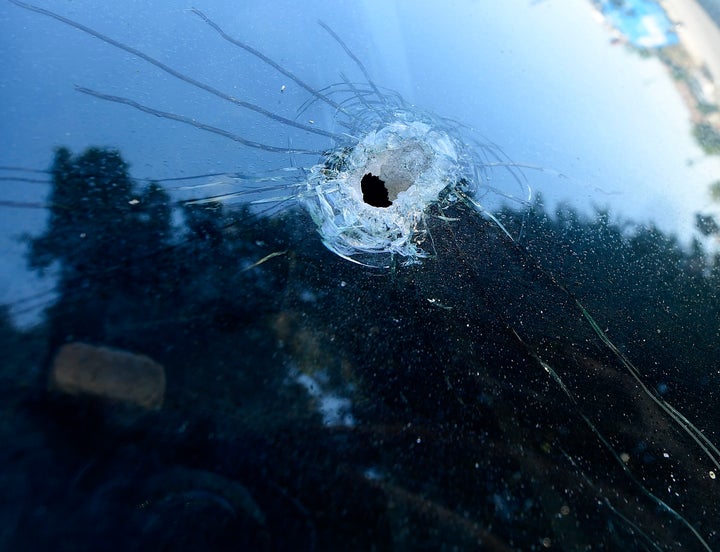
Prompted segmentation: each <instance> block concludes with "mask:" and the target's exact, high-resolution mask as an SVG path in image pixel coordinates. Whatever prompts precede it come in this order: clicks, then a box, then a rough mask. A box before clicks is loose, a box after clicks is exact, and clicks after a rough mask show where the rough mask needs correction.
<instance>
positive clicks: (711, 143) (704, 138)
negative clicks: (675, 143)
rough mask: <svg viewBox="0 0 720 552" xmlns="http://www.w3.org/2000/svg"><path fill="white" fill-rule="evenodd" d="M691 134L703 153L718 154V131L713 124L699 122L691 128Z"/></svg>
mask: <svg viewBox="0 0 720 552" xmlns="http://www.w3.org/2000/svg"><path fill="white" fill-rule="evenodd" d="M693 135H694V136H695V139H696V140H697V142H698V144H700V147H701V148H702V149H703V151H704V152H705V153H707V154H708V155H720V132H718V130H717V129H716V128H715V127H714V126H712V125H710V124H707V123H699V124H697V125H695V127H694V128H693Z"/></svg>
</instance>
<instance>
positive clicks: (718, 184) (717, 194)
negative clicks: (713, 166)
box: [710, 180, 720, 201]
mask: <svg viewBox="0 0 720 552" xmlns="http://www.w3.org/2000/svg"><path fill="white" fill-rule="evenodd" d="M710 197H711V198H712V199H713V201H720V180H716V181H715V182H713V183H712V184H710Z"/></svg>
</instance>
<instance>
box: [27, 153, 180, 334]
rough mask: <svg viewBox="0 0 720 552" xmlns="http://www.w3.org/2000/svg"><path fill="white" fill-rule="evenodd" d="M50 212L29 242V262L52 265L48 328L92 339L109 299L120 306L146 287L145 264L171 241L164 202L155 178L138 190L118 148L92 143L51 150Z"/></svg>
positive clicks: (149, 276)
mask: <svg viewBox="0 0 720 552" xmlns="http://www.w3.org/2000/svg"><path fill="white" fill-rule="evenodd" d="M52 178H53V189H52V193H51V195H50V198H49V201H50V218H49V221H48V227H47V229H46V231H45V233H44V234H43V235H41V236H38V237H35V238H33V239H32V240H31V242H30V250H29V255H28V259H29V263H30V266H31V267H32V268H35V269H39V270H42V269H45V268H47V267H49V266H51V265H53V266H57V268H58V277H59V283H58V291H59V293H60V301H59V302H58V303H57V304H56V305H55V307H54V308H55V311H56V312H55V313H54V315H53V319H55V320H62V324H59V325H57V326H56V327H55V331H57V332H62V334H64V335H59V334H58V335H57V336H55V337H56V338H57V339H59V340H63V339H65V338H66V337H69V336H72V337H73V338H75V339H98V338H100V337H101V335H102V334H101V332H102V328H103V321H104V319H105V317H106V316H107V315H108V312H109V309H110V308H111V305H116V306H118V307H120V308H125V307H126V306H127V305H129V304H132V302H136V298H137V297H142V296H144V295H145V294H146V293H151V292H153V290H152V289H151V288H152V287H154V286H155V285H156V284H157V276H158V275H157V274H156V273H155V271H153V270H150V269H149V267H148V266H147V259H148V257H150V256H157V255H159V254H162V251H163V250H164V249H165V248H166V246H167V244H168V243H169V240H170V237H171V236H170V233H171V229H170V207H169V204H168V197H167V195H166V194H165V192H164V191H163V190H162V189H161V188H160V187H159V186H157V185H156V184H150V185H149V186H148V187H146V188H145V189H143V190H140V189H138V187H137V185H136V184H135V183H134V182H133V181H132V179H131V178H130V176H129V174H128V166H127V164H126V163H125V162H124V161H123V160H122V159H121V157H120V155H119V153H117V152H116V151H112V150H102V149H96V148H91V149H89V150H87V151H86V152H85V153H83V154H82V155H79V156H77V157H75V158H73V157H72V155H71V154H70V152H69V151H68V150H67V149H64V148H61V149H59V150H58V151H57V152H56V154H55V160H54V163H53V166H52Z"/></svg>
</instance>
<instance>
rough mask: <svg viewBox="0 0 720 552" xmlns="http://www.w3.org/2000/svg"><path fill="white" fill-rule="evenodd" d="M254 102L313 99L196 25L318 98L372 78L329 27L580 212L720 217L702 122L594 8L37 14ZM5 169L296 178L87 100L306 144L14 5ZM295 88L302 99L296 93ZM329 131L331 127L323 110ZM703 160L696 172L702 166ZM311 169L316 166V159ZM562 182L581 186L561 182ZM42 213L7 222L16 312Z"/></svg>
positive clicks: (86, 3)
mask: <svg viewBox="0 0 720 552" xmlns="http://www.w3.org/2000/svg"><path fill="white" fill-rule="evenodd" d="M36 1H37V2H38V4H39V5H42V6H43V7H47V8H49V9H53V10H55V11H58V12H60V13H62V14H63V15H66V16H67V17H71V18H73V19H76V20H78V21H81V22H83V23H85V24H87V25H89V26H91V27H94V28H96V29H97V30H99V31H101V32H103V33H106V34H108V35H111V36H113V37H115V38H117V39H119V40H122V41H124V42H127V43H129V44H131V45H133V46H134V47H137V48H139V49H141V50H143V51H146V52H148V53H149V54H151V55H153V56H155V57H158V58H160V59H161V60H163V61H164V62H166V63H168V64H170V65H172V66H173V67H174V68H177V69H179V70H181V71H183V72H186V73H188V74H191V75H192V76H194V77H196V78H198V79H201V80H205V81H207V82H210V83H212V84H213V85H214V86H217V87H218V88H222V89H223V90H226V91H228V92H229V93H232V94H235V95H237V96H240V97H242V98H243V99H246V100H248V101H253V102H255V103H258V104H260V105H263V106H264V107H266V108H268V109H271V110H273V111H276V112H278V113H282V114H285V115H288V116H290V117H293V116H294V115H295V109H296V107H297V105H298V103H299V102H301V101H302V100H303V99H304V97H303V96H301V95H300V94H299V93H297V91H296V90H294V88H293V87H292V86H290V83H289V82H288V79H287V78H285V77H283V76H281V75H278V74H277V73H276V72H274V70H272V69H271V68H269V67H267V66H264V65H263V64H262V63H260V62H259V61H258V60H257V59H254V58H252V57H251V56H249V55H247V54H246V53H244V52H242V51H240V50H238V49H237V48H235V47H233V46H231V45H229V44H227V43H225V42H223V41H222V40H221V39H219V38H218V36H217V35H216V34H215V33H214V32H213V31H212V30H211V29H209V28H208V27H207V26H205V25H204V24H203V23H202V22H201V21H200V20H199V19H198V18H197V17H195V16H194V15H192V14H191V13H189V12H188V11H187V8H189V7H191V6H195V7H198V8H200V9H202V10H203V11H205V12H206V13H207V14H208V15H209V16H210V17H212V18H213V19H215V20H217V21H218V22H220V23H221V24H222V25H223V27H224V28H225V29H226V30H227V31H228V32H230V33H231V34H233V35H235V36H238V37H239V38H242V40H245V41H246V42H248V43H250V44H252V45H253V46H255V47H256V48H258V49H260V50H262V51H263V52H264V53H266V54H267V55H269V56H270V57H272V58H273V59H275V60H277V61H278V62H279V63H281V64H282V65H284V66H286V67H288V68H289V69H291V70H292V71H294V72H295V73H297V74H298V75H301V76H302V77H303V78H304V79H305V80H307V81H308V82H310V83H312V84H313V85H315V86H317V87H322V86H325V85H327V84H330V83H333V82H338V81H340V80H341V79H340V76H339V75H340V72H343V73H345V74H347V75H348V76H349V77H350V78H351V79H353V80H358V79H360V78H361V76H360V74H359V73H358V71H357V68H356V67H355V66H354V65H353V64H352V62H350V60H349V59H348V58H347V56H345V54H344V53H343V52H342V50H341V49H340V48H339V47H338V46H337V44H335V43H334V42H333V41H332V39H330V37H329V36H328V35H327V34H326V33H325V32H324V31H323V30H322V29H321V28H320V27H319V26H318V25H317V23H316V21H317V19H323V20H324V21H326V22H327V23H328V24H330V25H331V26H332V27H333V28H334V29H335V30H336V31H337V32H338V33H339V34H340V35H341V36H342V37H343V39H344V40H345V41H346V42H347V43H348V44H349V45H350V46H351V47H352V48H353V50H354V51H355V53H356V54H357V55H358V57H360V58H361V59H362V60H363V61H364V62H365V64H366V65H367V67H368V69H369V71H370V73H371V74H372V75H373V77H374V79H375V80H376V81H377V82H378V83H379V84H382V85H384V86H387V87H389V88H392V89H395V90H397V91H398V92H400V93H401V94H402V95H403V96H404V97H405V98H406V99H407V100H408V101H410V102H413V103H415V104H417V105H420V106H423V107H425V108H428V109H430V110H433V111H435V112H437V113H439V114H441V115H444V116H447V117H451V118H454V119H457V120H458V121H461V122H463V123H465V124H467V125H470V126H472V127H473V128H474V129H475V130H476V131H477V132H478V133H480V134H481V135H482V136H484V137H485V138H486V139H487V140H490V141H492V142H494V143H496V144H498V145H500V146H501V147H502V148H503V149H504V150H505V152H506V153H507V155H508V156H509V157H510V158H512V159H513V160H515V161H517V162H518V163H523V164H529V165H536V166H540V167H545V168H547V169H548V170H547V171H545V172H540V171H534V170H528V171H527V176H528V178H529V180H530V182H531V185H532V186H533V188H534V189H535V190H536V191H540V192H542V193H543V194H544V195H545V197H547V198H549V199H550V200H552V201H561V200H562V201H566V202H569V203H571V204H572V205H575V206H578V207H580V208H587V207H588V206H589V205H592V204H597V205H606V204H608V205H610V206H611V208H612V209H613V210H614V211H616V212H619V213H622V214H623V215H625V216H630V217H633V218H634V219H636V220H639V221H642V222H645V221H648V220H651V219H654V220H660V224H661V226H662V227H664V228H666V229H668V230H676V231H678V232H681V233H683V234H685V235H687V234H688V232H689V231H690V230H689V229H690V228H691V227H692V214H693V213H694V212H695V211H697V210H704V211H710V210H712V209H714V206H712V205H711V204H710V201H709V197H708V195H707V193H706V188H707V185H708V184H709V183H710V182H711V181H712V180H714V179H716V178H717V176H716V175H717V174H720V164H719V163H718V161H717V160H714V159H705V158H704V157H703V155H702V153H701V152H700V150H699V149H698V148H697V146H695V144H694V143H693V142H692V140H691V138H690V124H689V121H688V114H687V112H686V110H685V109H684V106H683V104H682V101H681V99H680V97H679V95H678V93H677V92H676V90H675V88H674V87H673V85H672V83H671V80H670V78H669V76H668V75H667V73H666V72H665V70H664V69H663V67H662V66H661V65H660V64H659V63H658V62H657V61H655V60H648V59H642V58H640V57H639V56H638V55H636V54H634V53H632V52H628V51H627V50H625V49H624V48H623V47H622V46H612V45H611V44H610V41H609V39H610V36H609V34H608V32H607V29H606V28H604V27H603V26H602V25H601V24H600V23H599V22H598V21H597V20H596V19H594V18H593V15H592V12H591V10H590V3H589V2H586V1H585V0H546V1H544V2H541V3H534V2H531V1H530V0H505V1H503V2H490V1H484V0H482V1H481V0H477V1H473V0H456V1H449V2H443V3H442V4H441V3H438V2H431V1H417V0H396V1H394V2H393V1H386V0H365V1H362V2H361V1H349V0H348V1H337V0H336V1H330V0H328V1H322V0H321V1H315V0H314V1H312V2H307V3H302V4H301V3H299V2H294V1H292V2H291V1H274V2H260V1H244V2H231V1H225V2H220V1H209V0H194V1H193V2H188V3H185V2H183V1H182V0H150V1H149V0H142V1H140V0H126V1H124V2H121V3H102V4H100V5H101V6H102V7H101V8H98V5H99V3H98V2H96V1H93V0H72V1H70V0H56V1H54V2H49V1H46V0H45V1H43V0H36ZM0 56H2V63H3V68H4V71H3V75H4V78H3V79H2V81H1V82H2V84H1V85H0V110H2V117H1V118H0V121H2V122H0V136H2V140H3V144H4V148H3V151H2V152H0V164H1V165H21V166H26V167H37V168H45V167H47V165H48V163H49V161H50V159H51V156H52V148H53V147H56V146H58V145H67V146H69V147H70V148H72V149H73V150H75V151H80V150H82V149H83V148H85V147H87V146H90V145H100V146H113V147H117V148H120V149H121V151H122V153H123V155H124V156H125V158H126V159H127V160H128V161H129V162H130V163H131V165H132V173H133V175H134V176H136V177H148V178H164V177H169V176H181V175H183V174H195V173H204V172H213V171H218V170H220V171H238V170H241V171H243V172H253V171H262V170H263V169H265V168H268V167H270V166H284V165H286V164H288V163H290V160H289V159H288V158H287V157H286V156H279V155H277V154H272V155H267V154H264V153H262V152H258V151H255V150H249V149H247V148H243V147H241V146H239V145H238V144H236V143H234V142H231V141H228V140H226V139H223V138H220V137H217V136H213V135H209V134H207V133H203V132H201V131H198V130H195V129H193V128H190V127H187V126H184V125H181V124H178V123H172V122H169V121H165V120H161V119H158V118H156V117H153V116H149V115H147V114H143V113H140V112H136V111H134V110H132V109H130V108H128V107H125V106H119V105H113V104H108V103H106V102H102V101H99V100H96V99H94V98H91V97H88V96H85V95H83V94H80V93H78V92H76V91H75V90H74V85H76V84H79V85H82V86H87V87H89V88H94V89H97V90H100V91H103V92H106V93H110V94H116V95H122V96H128V97H132V98H134V99H136V100H138V101H141V102H142V103H146V104H149V105H152V106H154V107H157V108H159V109H162V110H166V111H174V112H178V113H182V114H185V115H188V116H193V117H197V118H198V119H201V120H203V121H206V122H208V123H211V124H215V125H217V126H223V127H226V128H228V129H230V130H232V131H235V132H238V133H240V134H243V135H245V136H247V137H249V138H252V139H254V140H260V141H267V142H272V143H274V144H277V145H281V146H285V145H287V144H288V140H290V141H292V143H293V144H298V143H301V142H304V141H306V140H307V138H306V137H305V136H302V135H300V134H299V133H298V131H295V130H289V129H287V128H285V127H283V126H280V125H276V124H273V123H268V121H267V120H265V119H262V118H259V117H257V116H254V115H252V114H249V113H247V112H244V111H242V110H240V109H238V108H236V107H234V106H230V105H227V104H226V103H224V102H222V101H219V100H217V99H214V98H211V97H208V95H207V94H206V93H202V92H200V91H197V90H194V89H193V88H192V87H190V86H188V85H187V84H185V83H179V82H177V81H175V80H174V79H172V78H171V77H170V76H168V75H166V74H164V73H162V72H161V71H159V70H158V69H156V68H154V67H152V66H150V65H148V64H147V63H145V62H143V61H141V60H139V59H136V58H134V57H133V56H131V55H130V54H128V53H126V52H120V51H117V50H115V49H113V48H112V47H110V46H108V45H107V44H104V43H102V42H101V41H99V40H97V39H95V38H92V37H89V36H87V35H85V34H83V33H81V32H79V31H77V30H75V29H71V28H68V27H66V26H64V25H62V24H60V23H58V22H57V21H54V20H50V19H48V18H45V17H42V16H40V15H38V14H34V13H29V12H26V11H24V10H21V9H19V8H17V7H16V6H14V5H12V4H10V3H9V2H6V1H5V0H2V1H0ZM283 84H285V85H287V89H286V91H285V92H283V93H281V92H280V88H281V86H282V85H283ZM304 117H306V118H313V119H314V118H317V119H318V120H317V121H316V124H321V125H322V124H327V123H328V121H327V114H326V113H323V112H321V111H318V112H316V113H313V112H312V111H311V112H308V113H307V114H306V115H304ZM688 160H690V161H692V164H689V163H688ZM303 162H304V163H306V164H308V163H312V162H314V160H312V159H306V160H304V161H303ZM558 173H561V174H563V175H564V176H565V177H566V178H558V177H557V174H558ZM0 186H2V187H0V194H2V197H3V199H23V200H37V199H41V198H42V197H43V193H44V188H43V187H42V186H19V185H18V184H7V183H0ZM42 220H43V213H42V211H28V210H10V209H3V210H2V215H0V254H1V255H2V257H1V258H0V301H3V302H5V301H11V300H14V299H16V298H18V297H22V296H25V295H27V294H29V293H32V289H33V288H34V286H35V285H37V282H36V281H34V280H32V279H29V278H28V277H27V275H25V274H22V272H21V270H22V266H23V261H22V258H21V252H22V248H21V246H20V245H18V244H17V243H16V242H15V241H14V236H17V235H18V234H20V233H22V232H33V231H34V232H37V231H38V229H39V228H40V226H41V224H42Z"/></svg>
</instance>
